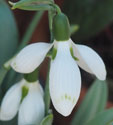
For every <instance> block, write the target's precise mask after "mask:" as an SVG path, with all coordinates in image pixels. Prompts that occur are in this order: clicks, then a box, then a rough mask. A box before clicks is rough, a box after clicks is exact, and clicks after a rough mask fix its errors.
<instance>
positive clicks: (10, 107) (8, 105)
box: [0, 81, 22, 121]
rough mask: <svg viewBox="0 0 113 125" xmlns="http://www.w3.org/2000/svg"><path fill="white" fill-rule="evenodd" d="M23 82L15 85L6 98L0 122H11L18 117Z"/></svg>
mask: <svg viewBox="0 0 113 125" xmlns="http://www.w3.org/2000/svg"><path fill="white" fill-rule="evenodd" d="M21 82H22V81H21ZM21 82H19V83H17V84H15V85H13V86H12V87H11V88H10V89H9V90H8V91H7V93H6V95H5V96H4V98H3V101H2V104H1V109H0V120H4V121H5V120H11V119H12V118H13V117H14V116H15V115H16V113H17V111H18V108H19V105H20V100H21Z"/></svg>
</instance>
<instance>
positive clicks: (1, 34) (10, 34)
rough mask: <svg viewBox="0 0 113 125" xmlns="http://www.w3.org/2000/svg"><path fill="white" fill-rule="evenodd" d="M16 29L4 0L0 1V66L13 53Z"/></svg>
mask: <svg viewBox="0 0 113 125" xmlns="http://www.w3.org/2000/svg"><path fill="white" fill-rule="evenodd" d="M17 43H18V31H17V27H16V23H15V20H14V16H13V14H12V12H11V10H10V9H9V7H8V5H7V4H6V2H5V1H4V0H1V1H0V67H1V66H2V65H3V63H4V62H5V61H7V60H8V59H9V58H11V57H12V56H13V55H14V52H15V50H16V47H17Z"/></svg>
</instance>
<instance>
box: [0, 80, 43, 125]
mask: <svg viewBox="0 0 113 125" xmlns="http://www.w3.org/2000/svg"><path fill="white" fill-rule="evenodd" d="M23 87H27V88H28V94H27V96H25V98H24V99H23V100H22V88H23ZM21 101H22V102H21ZM44 107H45V106H44V101H43V90H42V88H41V86H40V84H39V82H38V81H36V82H34V83H27V81H26V80H24V79H23V80H21V81H20V82H19V83H16V84H15V85H13V86H12V87H11V88H10V89H9V90H8V91H7V93H6V95H5V97H4V98H3V101H2V104H1V108H0V120H3V121H7V120H11V119H13V118H14V117H15V115H16V114H17V112H18V111H19V115H18V125H28V124H29V125H31V124H39V123H40V122H41V120H42V119H43V117H44V110H45V108H44Z"/></svg>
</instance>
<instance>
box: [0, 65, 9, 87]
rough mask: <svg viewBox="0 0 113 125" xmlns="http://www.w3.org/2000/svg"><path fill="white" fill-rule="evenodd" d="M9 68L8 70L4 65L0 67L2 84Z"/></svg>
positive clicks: (0, 81)
mask: <svg viewBox="0 0 113 125" xmlns="http://www.w3.org/2000/svg"><path fill="white" fill-rule="evenodd" d="M7 72H8V70H6V69H5V68H4V67H1V68H0V85H1V83H2V82H3V80H4V78H5V75H6V74H7Z"/></svg>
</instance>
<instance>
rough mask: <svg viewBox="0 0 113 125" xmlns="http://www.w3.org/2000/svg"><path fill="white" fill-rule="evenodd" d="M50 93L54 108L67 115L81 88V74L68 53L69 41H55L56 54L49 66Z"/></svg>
mask: <svg viewBox="0 0 113 125" xmlns="http://www.w3.org/2000/svg"><path fill="white" fill-rule="evenodd" d="M49 80H50V86H49V88H50V95H51V99H52V102H53V105H54V107H55V109H56V110H57V111H58V112H59V113H60V114H62V115H63V116H68V115H69V114H70V113H71V112H72V110H73V108H74V106H75V105H76V103H77V101H78V98H79V95H80V89H81V76H80V71H79V68H78V66H77V64H76V61H74V59H73V58H72V56H71V54H70V47H69V42H58V43H57V55H56V57H55V59H54V60H53V61H51V66H50V77H49Z"/></svg>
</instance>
